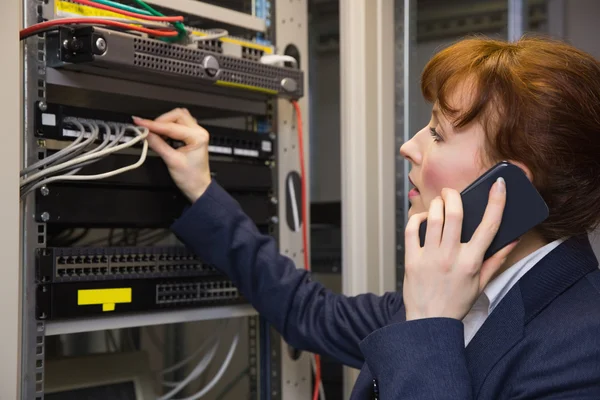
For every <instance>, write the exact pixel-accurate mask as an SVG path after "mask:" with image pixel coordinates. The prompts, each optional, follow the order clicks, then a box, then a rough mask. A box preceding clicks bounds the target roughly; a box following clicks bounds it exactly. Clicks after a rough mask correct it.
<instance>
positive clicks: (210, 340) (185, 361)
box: [158, 320, 227, 387]
mask: <svg viewBox="0 0 600 400" xmlns="http://www.w3.org/2000/svg"><path fill="white" fill-rule="evenodd" d="M226 327H227V320H226V322H225V323H224V324H221V323H219V324H218V325H217V329H215V332H214V333H213V334H212V335H210V336H209V337H208V338H207V339H206V340H205V341H204V342H202V343H201V344H200V346H198V348H197V349H196V350H195V351H194V352H193V353H192V354H190V355H189V356H188V357H186V358H185V359H183V360H181V361H179V362H178V363H176V364H174V365H171V366H170V367H167V368H165V369H163V370H162V371H160V372H158V374H160V375H163V376H164V375H166V374H168V373H170V372H173V371H177V370H178V369H180V368H181V367H183V366H185V365H187V364H188V363H189V362H190V361H192V360H193V359H194V358H196V356H197V355H198V354H200V353H202V352H203V351H204V350H205V349H206V347H207V346H208V345H209V344H211V343H213V342H214V341H215V340H216V339H217V336H218V335H219V334H220V332H221V331H222V330H223V329H225V328H226ZM202 372H204V371H202ZM202 372H200V373H199V375H200V374H201V373H202ZM161 383H162V384H163V385H164V386H166V387H176V386H177V385H179V383H181V382H169V381H164V380H162V381H161Z"/></svg>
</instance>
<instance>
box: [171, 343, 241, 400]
mask: <svg viewBox="0 0 600 400" xmlns="http://www.w3.org/2000/svg"><path fill="white" fill-rule="evenodd" d="M239 340H240V334H239V333H236V334H235V337H234V338H233V341H232V343H231V347H230V348H229V351H228V352H227V356H226V357H225V361H223V364H222V365H221V368H219V371H218V372H217V374H216V375H215V376H214V378H212V380H211V381H210V382H209V383H208V384H207V385H206V386H205V387H203V388H202V389H201V390H199V391H198V392H196V393H195V394H193V395H191V396H190V397H186V398H183V399H172V398H171V399H169V400H198V399H199V398H201V397H202V396H204V395H205V394H206V393H208V392H209V391H211V390H212V389H213V388H214V387H215V386H216V385H217V383H219V381H220V380H221V378H223V374H225V371H226V370H227V368H228V367H229V364H231V360H232V358H233V355H234V354H235V350H236V348H237V345H238V342H239ZM165 400H166V399H165Z"/></svg>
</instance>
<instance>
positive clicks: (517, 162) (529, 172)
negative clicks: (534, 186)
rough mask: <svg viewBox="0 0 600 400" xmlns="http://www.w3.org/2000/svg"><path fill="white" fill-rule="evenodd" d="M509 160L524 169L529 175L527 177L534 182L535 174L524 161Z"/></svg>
mask: <svg viewBox="0 0 600 400" xmlns="http://www.w3.org/2000/svg"><path fill="white" fill-rule="evenodd" d="M508 162H509V163H511V164H513V165H516V166H517V167H519V168H521V170H523V172H525V175H527V179H529V181H530V182H533V174H532V173H531V170H530V169H529V168H527V166H526V165H525V164H523V163H522V162H519V161H515V160H508Z"/></svg>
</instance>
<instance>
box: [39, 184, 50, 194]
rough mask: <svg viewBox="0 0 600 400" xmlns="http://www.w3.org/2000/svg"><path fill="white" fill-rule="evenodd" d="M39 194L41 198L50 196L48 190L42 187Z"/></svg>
mask: <svg viewBox="0 0 600 400" xmlns="http://www.w3.org/2000/svg"><path fill="white" fill-rule="evenodd" d="M40 192H41V193H42V196H48V195H49V194H50V189H48V187H47V186H45V185H44V186H42V187H41V188H40Z"/></svg>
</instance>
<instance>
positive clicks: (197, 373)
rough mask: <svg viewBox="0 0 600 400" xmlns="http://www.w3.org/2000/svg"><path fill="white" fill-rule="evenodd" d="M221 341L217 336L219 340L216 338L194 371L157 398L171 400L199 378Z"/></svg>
mask: <svg viewBox="0 0 600 400" xmlns="http://www.w3.org/2000/svg"><path fill="white" fill-rule="evenodd" d="M220 342H221V339H220V338H217V340H216V342H215V344H214V345H213V347H212V348H211V349H210V350H209V352H208V353H207V354H206V355H205V356H204V357H203V358H202V360H200V362H199V363H198V364H197V365H196V367H194V369H193V370H192V372H190V374H189V375H188V376H187V377H186V378H185V379H184V380H182V381H181V382H179V384H178V385H177V386H175V387H174V388H173V389H172V390H171V391H170V392H168V393H167V394H165V395H163V396H161V397H159V398H158V399H157V400H171V399H172V398H173V396H174V395H176V394H177V393H179V392H180V391H181V390H183V388H184V387H186V386H187V385H188V384H189V383H190V382H192V381H193V380H194V379H196V378H198V377H199V376H200V375H201V374H202V372H204V370H205V369H206V368H207V367H208V365H209V364H210V362H211V361H212V359H213V358H214V356H215V353H216V351H217V348H218V347H219V343H220Z"/></svg>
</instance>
